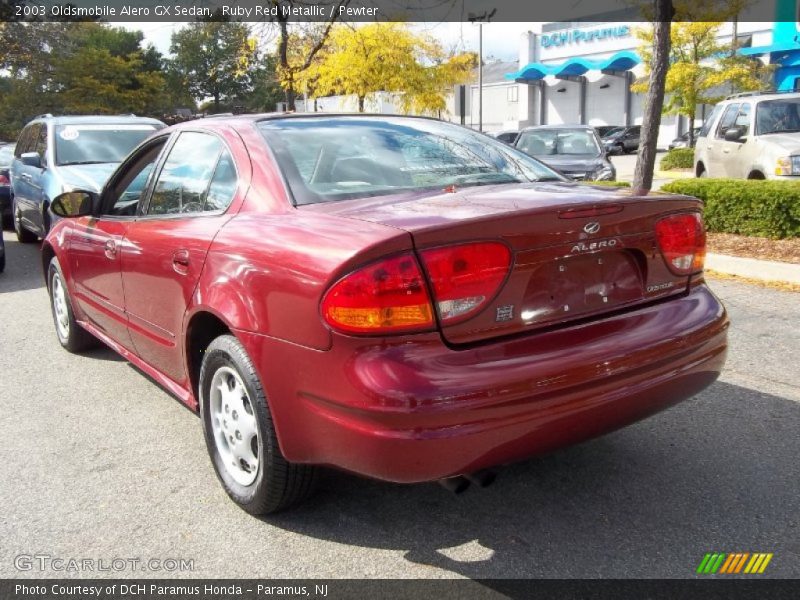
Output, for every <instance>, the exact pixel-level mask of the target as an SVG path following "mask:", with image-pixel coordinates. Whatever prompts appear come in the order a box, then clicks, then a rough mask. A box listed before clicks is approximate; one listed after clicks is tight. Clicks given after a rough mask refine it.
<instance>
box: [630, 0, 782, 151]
mask: <svg viewBox="0 0 800 600" xmlns="http://www.w3.org/2000/svg"><path fill="white" fill-rule="evenodd" d="M742 6H743V3H742V1H741V0H734V1H733V2H726V3H725V4H724V5H723V4H721V2H720V0H694V1H693V2H692V3H691V4H689V3H685V4H681V5H678V6H677V7H676V19H678V20H679V21H678V22H676V23H674V24H673V25H672V28H671V31H670V53H669V56H670V60H669V70H668V71H667V77H666V84H665V92H666V98H665V104H664V113H666V114H672V115H683V116H685V117H686V118H687V119H688V121H689V123H690V127H689V138H690V142H693V141H694V131H693V129H694V126H693V124H694V118H695V114H696V112H697V107H698V105H700V104H716V103H717V102H718V101H719V100H721V99H722V98H723V97H724V96H725V95H727V94H728V93H730V92H736V91H748V90H757V89H760V88H761V87H762V86H763V85H764V77H765V75H766V74H767V72H768V71H769V67H766V66H764V65H763V64H762V63H761V62H760V61H757V60H753V59H750V58H747V57H743V56H739V55H737V54H736V53H735V47H734V48H731V47H730V46H729V45H727V44H721V43H720V42H719V41H718V34H719V31H720V28H721V27H722V25H723V21H724V20H729V19H732V18H734V17H735V15H737V14H738V13H739V12H740V11H741V9H742ZM639 37H640V38H641V39H642V40H643V41H644V45H643V47H642V49H641V54H642V55H643V57H644V58H645V61H646V62H649V59H650V55H649V54H650V47H651V44H652V31H649V30H644V31H641V32H639ZM732 43H733V44H734V45H735V43H736V41H735V40H733V42H732ZM647 85H648V84H647V82H644V81H641V82H638V83H637V84H636V85H634V86H633V89H634V90H635V91H644V90H645V89H646V87H647ZM728 85H730V87H728ZM725 88H727V89H725Z"/></svg>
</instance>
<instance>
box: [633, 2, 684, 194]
mask: <svg viewBox="0 0 800 600" xmlns="http://www.w3.org/2000/svg"><path fill="white" fill-rule="evenodd" d="M652 15H653V17H652V18H653V44H652V49H653V50H652V53H651V55H650V60H649V64H648V69H649V71H650V76H649V87H648V88H647V95H646V96H645V100H644V115H643V118H642V130H641V133H640V136H639V152H638V154H637V156H636V166H635V167H634V170H633V184H632V188H633V192H634V193H635V194H647V193H648V192H649V191H650V188H651V187H653V169H654V167H655V163H656V144H657V143H658V130H659V128H660V127H661V110H662V108H663V105H664V87H665V84H666V79H667V69H668V67H669V46H670V29H671V26H672V17H673V15H674V9H673V6H672V0H652Z"/></svg>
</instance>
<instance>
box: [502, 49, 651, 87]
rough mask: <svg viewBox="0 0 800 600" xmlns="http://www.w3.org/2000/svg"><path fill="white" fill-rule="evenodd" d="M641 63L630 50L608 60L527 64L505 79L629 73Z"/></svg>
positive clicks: (530, 79)
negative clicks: (617, 72)
mask: <svg viewBox="0 0 800 600" xmlns="http://www.w3.org/2000/svg"><path fill="white" fill-rule="evenodd" d="M640 62H642V59H641V58H639V55H638V54H636V52H633V51H631V50H623V51H621V52H617V53H616V54H614V55H613V56H610V57H609V58H603V59H597V60H591V59H588V58H570V59H569V60H567V61H565V62H563V63H561V64H551V65H546V64H544V63H538V62H535V63H529V64H527V65H526V66H524V67H523V68H521V69H520V70H519V71H517V72H516V73H507V74H506V76H505V78H506V79H513V80H514V81H520V82H524V81H537V80H539V79H544V78H545V77H546V76H547V75H554V76H555V77H568V76H575V75H584V74H585V73H587V72H589V71H606V70H609V71H630V70H631V69H632V68H633V67H635V66H636V65H638V64H639V63H640Z"/></svg>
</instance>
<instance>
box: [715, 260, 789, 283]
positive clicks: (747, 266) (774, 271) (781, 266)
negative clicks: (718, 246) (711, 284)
mask: <svg viewBox="0 0 800 600" xmlns="http://www.w3.org/2000/svg"><path fill="white" fill-rule="evenodd" d="M705 266H706V268H707V269H710V270H712V271H718V272H719V273H725V274H727V275H738V276H739V277H749V278H750V279H760V280H761V281H780V282H783V283H793V284H796V285H800V264H795V263H785V262H778V261H774V260H758V259H755V258H744V257H741V256H730V255H727V254H712V253H709V254H706V263H705Z"/></svg>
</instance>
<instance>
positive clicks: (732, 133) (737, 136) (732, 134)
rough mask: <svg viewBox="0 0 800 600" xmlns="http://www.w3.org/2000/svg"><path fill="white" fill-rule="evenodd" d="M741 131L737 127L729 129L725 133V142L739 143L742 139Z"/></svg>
mask: <svg viewBox="0 0 800 600" xmlns="http://www.w3.org/2000/svg"><path fill="white" fill-rule="evenodd" d="M743 133H744V131H742V130H741V129H740V128H739V127H730V128H728V129H727V130H726V131H725V140H727V141H728V142H739V141H741V139H742V134H743Z"/></svg>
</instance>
